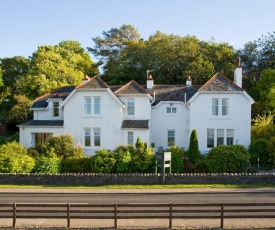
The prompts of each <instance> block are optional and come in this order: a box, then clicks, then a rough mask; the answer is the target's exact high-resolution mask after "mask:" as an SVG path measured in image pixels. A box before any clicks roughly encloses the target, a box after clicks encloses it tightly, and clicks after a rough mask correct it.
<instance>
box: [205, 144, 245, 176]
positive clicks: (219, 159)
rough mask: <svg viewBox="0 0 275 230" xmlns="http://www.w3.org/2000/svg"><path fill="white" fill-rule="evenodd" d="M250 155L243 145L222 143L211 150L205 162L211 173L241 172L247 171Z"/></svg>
mask: <svg viewBox="0 0 275 230" xmlns="http://www.w3.org/2000/svg"><path fill="white" fill-rule="evenodd" d="M249 157H250V156H249V153H248V151H247V150H246V148H245V147H244V146H242V145H230V146H224V145H220V146H217V147H215V148H213V149H211V150H210V151H209V153H208V154H207V155H206V159H205V162H206V165H207V167H208V169H209V171H210V172H211V173H241V172H246V171H247V169H248V166H249Z"/></svg>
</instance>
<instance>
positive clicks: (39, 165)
mask: <svg viewBox="0 0 275 230" xmlns="http://www.w3.org/2000/svg"><path fill="white" fill-rule="evenodd" d="M33 172H34V173H60V159H59V158H57V157H54V158H50V157H46V156H40V157H39V158H38V159H37V160H36V164H35V166H34V169H33Z"/></svg>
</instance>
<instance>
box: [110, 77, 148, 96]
mask: <svg viewBox="0 0 275 230" xmlns="http://www.w3.org/2000/svg"><path fill="white" fill-rule="evenodd" d="M114 93H115V94H148V91H147V90H145V89H144V88H143V87H142V86H141V85H140V84H138V83H137V82H136V81H135V80H132V81H130V82H128V83H127V84H126V85H124V86H122V87H121V88H119V89H117V90H116V91H115V92H114Z"/></svg>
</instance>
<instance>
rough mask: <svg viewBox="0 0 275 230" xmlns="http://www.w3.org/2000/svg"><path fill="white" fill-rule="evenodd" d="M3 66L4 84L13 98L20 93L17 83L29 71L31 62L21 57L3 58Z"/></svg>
mask: <svg viewBox="0 0 275 230" xmlns="http://www.w3.org/2000/svg"><path fill="white" fill-rule="evenodd" d="M1 66H2V72H3V73H2V79H3V84H4V85H5V88H6V90H8V91H9V92H10V94H11V95H12V96H13V95H14V94H17V93H18V89H17V85H16V82H17V81H18V80H20V79H21V78H23V77H24V75H25V74H26V73H27V72H28V71H29V60H28V59H26V58H24V57H21V56H15V57H12V58H3V59H2V60H1Z"/></svg>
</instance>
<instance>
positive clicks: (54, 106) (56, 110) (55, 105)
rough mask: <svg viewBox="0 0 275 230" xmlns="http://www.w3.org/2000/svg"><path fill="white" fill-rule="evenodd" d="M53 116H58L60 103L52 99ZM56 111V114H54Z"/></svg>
mask: <svg viewBox="0 0 275 230" xmlns="http://www.w3.org/2000/svg"><path fill="white" fill-rule="evenodd" d="M52 103H53V117H54V118H58V117H60V103H59V101H53V102H52ZM56 112H57V115H56Z"/></svg>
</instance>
